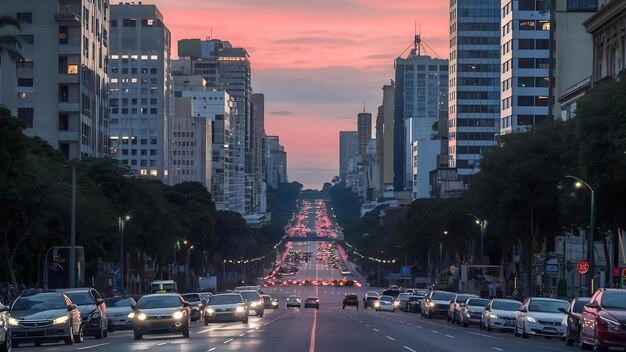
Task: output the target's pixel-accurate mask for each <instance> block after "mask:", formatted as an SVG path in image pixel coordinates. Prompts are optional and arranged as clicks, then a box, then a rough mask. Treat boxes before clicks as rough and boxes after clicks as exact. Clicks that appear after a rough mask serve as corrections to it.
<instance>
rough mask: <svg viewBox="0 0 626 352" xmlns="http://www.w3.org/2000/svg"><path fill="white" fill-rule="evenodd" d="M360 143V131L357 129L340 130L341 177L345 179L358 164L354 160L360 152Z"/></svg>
mask: <svg viewBox="0 0 626 352" xmlns="http://www.w3.org/2000/svg"><path fill="white" fill-rule="evenodd" d="M358 144H359V133H358V132H357V131H340V132H339V177H340V178H341V179H342V180H344V181H345V180H346V179H347V177H348V174H349V173H351V172H352V171H353V168H354V167H355V166H356V164H355V163H354V160H355V156H356V155H357V153H358Z"/></svg>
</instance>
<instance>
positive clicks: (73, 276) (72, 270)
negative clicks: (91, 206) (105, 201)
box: [69, 162, 76, 288]
mask: <svg viewBox="0 0 626 352" xmlns="http://www.w3.org/2000/svg"><path fill="white" fill-rule="evenodd" d="M71 216H72V219H71V225H70V263H69V264H70V265H69V269H70V287H71V288H74V287H76V162H72V215H71Z"/></svg>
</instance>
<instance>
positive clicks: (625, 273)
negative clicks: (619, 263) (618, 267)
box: [622, 268, 626, 278]
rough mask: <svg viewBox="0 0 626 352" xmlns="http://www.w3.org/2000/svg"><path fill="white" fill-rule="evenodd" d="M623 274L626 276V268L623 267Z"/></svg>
mask: <svg viewBox="0 0 626 352" xmlns="http://www.w3.org/2000/svg"><path fill="white" fill-rule="evenodd" d="M622 276H623V277H625V278H626V268H624V269H622Z"/></svg>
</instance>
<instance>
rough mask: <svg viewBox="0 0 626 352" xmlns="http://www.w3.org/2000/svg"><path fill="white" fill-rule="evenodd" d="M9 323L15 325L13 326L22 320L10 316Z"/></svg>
mask: <svg viewBox="0 0 626 352" xmlns="http://www.w3.org/2000/svg"><path fill="white" fill-rule="evenodd" d="M9 325H13V326H16V325H20V321H19V320H17V319H15V318H9Z"/></svg>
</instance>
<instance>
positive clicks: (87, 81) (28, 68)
mask: <svg viewBox="0 0 626 352" xmlns="http://www.w3.org/2000/svg"><path fill="white" fill-rule="evenodd" d="M0 7H1V9H2V10H1V11H2V14H3V15H10V16H12V17H15V18H16V19H17V21H18V22H19V24H20V27H21V32H19V33H17V32H16V33H15V34H17V37H18V39H19V40H20V42H21V45H22V48H21V52H22V55H23V56H24V58H25V59H26V60H25V61H24V62H21V63H19V64H18V66H17V69H16V64H15V63H14V62H12V61H11V60H8V59H7V58H6V57H5V58H3V59H2V60H1V61H2V62H1V66H0V76H1V77H2V85H1V86H0V95H1V98H0V101H2V104H3V105H5V106H6V107H7V108H9V110H11V112H12V113H13V114H14V115H15V116H17V118H19V119H20V120H22V121H23V122H24V123H25V124H26V127H27V128H26V130H25V131H24V132H25V133H26V134H27V135H29V136H38V137H41V138H42V139H43V140H45V141H47V142H48V143H50V145H52V146H53V147H54V148H56V149H58V150H59V151H60V152H61V154H63V156H65V157H66V158H69V159H77V158H80V157H81V155H87V156H91V157H100V156H103V155H105V154H107V153H108V152H109V128H108V126H109V113H108V76H107V71H108V69H107V62H108V59H107V58H108V55H109V42H108V37H109V34H108V33H109V22H108V17H109V14H108V12H109V7H108V1H87V0H57V1H35V0H19V1H18V0H3V1H2V5H1V6H0ZM7 28H8V29H9V30H12V28H10V27H7Z"/></svg>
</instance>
